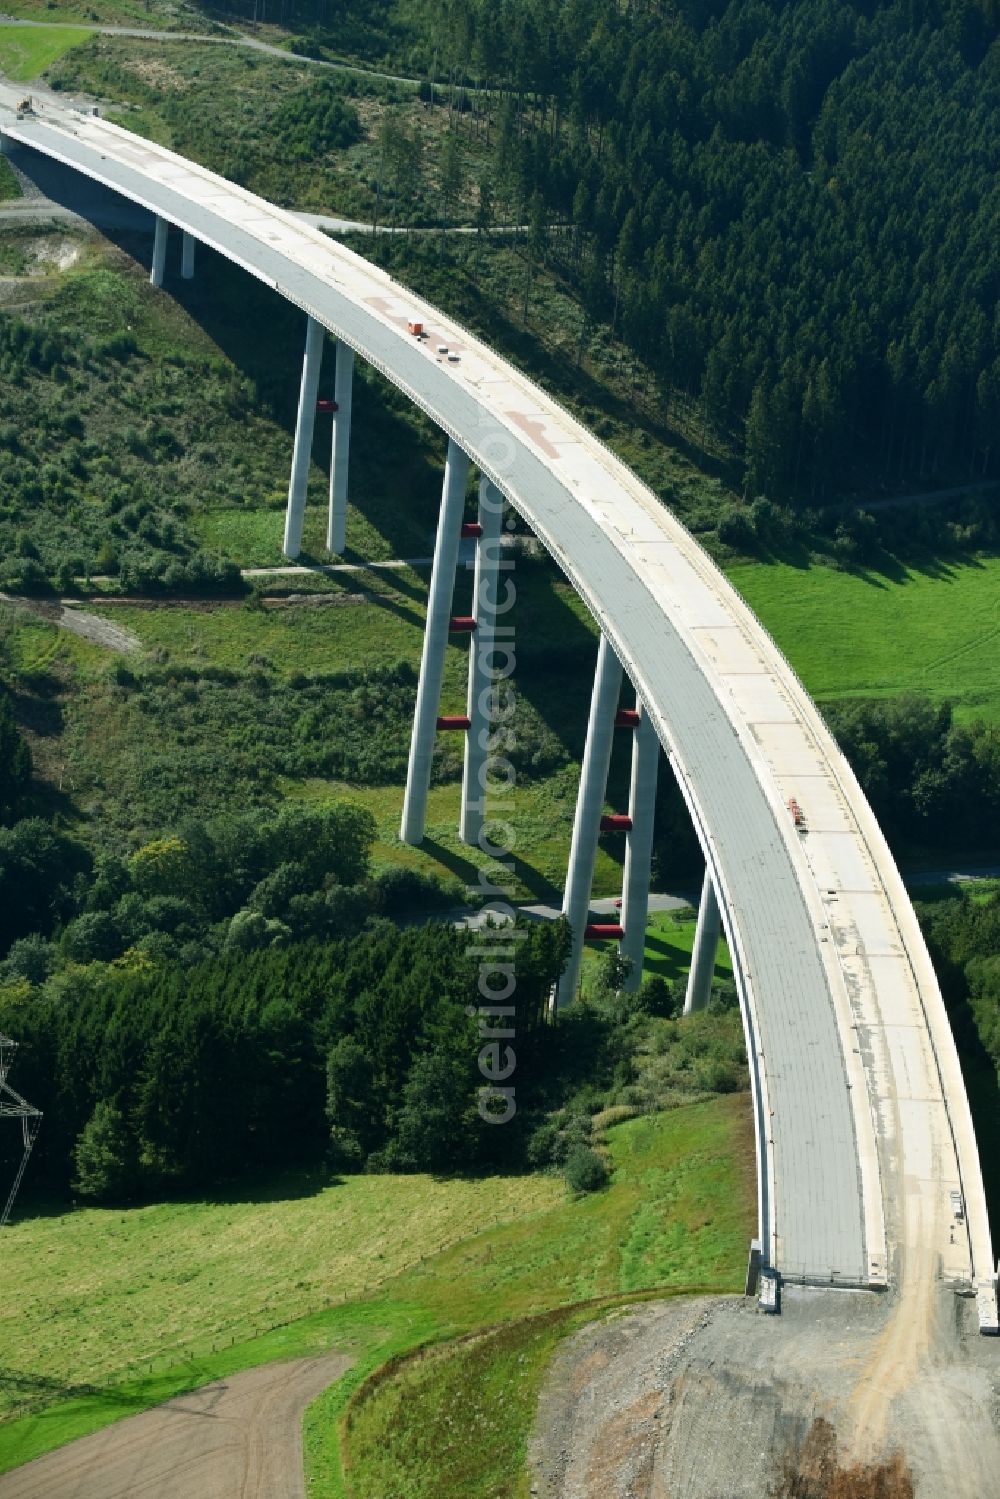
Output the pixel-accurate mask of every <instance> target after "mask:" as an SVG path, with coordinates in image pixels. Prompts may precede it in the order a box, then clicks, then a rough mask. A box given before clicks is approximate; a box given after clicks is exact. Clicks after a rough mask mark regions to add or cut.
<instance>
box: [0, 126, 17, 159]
mask: <svg viewBox="0 0 1000 1499" xmlns="http://www.w3.org/2000/svg"><path fill="white" fill-rule="evenodd" d="M16 144H17V142H16V141H12V140H11V138H10V136H9V135H5V134H4V132H3V131H2V130H0V156H9V155H10V154H11V152H12V151H13V150H14V147H15V146H16Z"/></svg>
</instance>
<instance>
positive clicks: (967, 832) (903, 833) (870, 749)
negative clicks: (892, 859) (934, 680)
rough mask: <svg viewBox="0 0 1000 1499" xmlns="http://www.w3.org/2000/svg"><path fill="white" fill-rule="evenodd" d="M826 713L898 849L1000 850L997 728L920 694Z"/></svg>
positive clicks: (999, 737) (844, 706)
mask: <svg viewBox="0 0 1000 1499" xmlns="http://www.w3.org/2000/svg"><path fill="white" fill-rule="evenodd" d="M826 711H827V718H828V720H829V723H830V727H831V728H832V729H833V731H834V733H835V734H836V736H837V739H838V740H839V742H840V744H841V746H842V748H843V750H844V753H845V754H846V755H847V758H848V759H849V760H850V762H851V765H852V767H853V768H854V771H855V773H856V775H857V776H858V779H859V780H860V782H861V785H862V787H863V789H864V791H865V794H866V795H867V797H868V800H869V801H870V802H871V804H872V808H873V810H874V812H875V815H876V817H877V818H878V820H879V822H880V824H881V826H882V830H883V832H884V833H885V835H886V837H887V838H888V839H889V840H890V842H892V843H893V844H894V846H895V847H896V848H897V849H906V848H917V849H920V848H923V849H929V848H933V849H942V850H944V849H948V850H964V851H966V852H968V851H970V850H973V849H977V848H978V849H995V848H1000V727H998V726H997V725H996V724H990V723H984V722H983V721H982V720H981V719H975V720H973V721H972V722H970V723H955V722H954V719H953V716H952V709H951V705H950V703H948V702H945V703H942V704H941V705H940V706H935V705H934V704H932V703H929V702H927V701H926V700H925V699H921V698H918V697H915V696H913V697H905V698H896V699H891V698H890V699H882V700H879V701H874V702H873V701H867V702H866V701H861V702H853V703H842V704H839V705H837V706H836V707H830V708H828V709H827V710H826Z"/></svg>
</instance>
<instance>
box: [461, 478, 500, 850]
mask: <svg viewBox="0 0 1000 1499" xmlns="http://www.w3.org/2000/svg"><path fill="white" fill-rule="evenodd" d="M478 526H479V535H478V537H477V539H476V561H475V577H474V582H473V589H472V617H473V619H474V620H475V628H474V629H473V631H472V635H471V638H470V641H469V693H468V698H467V703H468V706H467V708H466V713H467V715H468V719H469V729H468V732H467V734H466V736H465V763H464V766H463V769H462V814H461V820H460V822H459V829H458V836H459V837H460V838H461V840H462V842H463V843H473V844H475V843H478V842H479V834H480V831H481V829H482V826H483V822H484V820H485V812H486V784H485V782H486V762H487V759H488V754H489V749H488V747H489V734H490V728H491V726H492V719H491V716H490V707H491V703H490V697H491V693H492V690H493V673H494V669H495V661H496V654H497V650H498V649H499V648H500V647H499V646H498V644H497V642H498V639H499V640H500V642H501V643H502V642H503V641H504V639H505V636H509V627H507V626H505V625H504V624H503V623H501V624H500V625H498V624H497V616H498V615H503V614H506V613H507V610H508V609H509V608H510V607H511V603H510V602H506V601H505V599H506V594H507V590H505V599H504V600H501V599H500V598H499V597H498V593H497V590H498V586H499V576H500V550H501V537H502V535H503V495H502V494H501V493H500V491H499V489H497V487H496V485H494V484H492V483H491V482H490V481H489V479H481V480H480V481H479V516H478ZM511 602H512V600H511ZM507 648H508V650H510V649H512V648H513V644H512V642H510V641H509V640H508V642H507Z"/></svg>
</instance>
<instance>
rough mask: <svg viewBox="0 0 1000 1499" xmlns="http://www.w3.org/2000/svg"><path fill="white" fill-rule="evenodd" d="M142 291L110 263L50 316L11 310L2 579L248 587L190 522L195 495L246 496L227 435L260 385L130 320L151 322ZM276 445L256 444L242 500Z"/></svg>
mask: <svg viewBox="0 0 1000 1499" xmlns="http://www.w3.org/2000/svg"><path fill="white" fill-rule="evenodd" d="M142 298H143V293H142V292H141V291H140V290H139V289H138V288H137V287H136V286H135V285H134V284H133V283H131V282H130V281H129V280H128V279H126V278H122V277H119V276H116V275H113V274H111V273H110V272H108V271H106V270H96V271H93V272H84V273H81V274H79V275H77V276H73V277H71V278H69V280H68V281H67V282H66V283H65V285H64V286H63V287H62V289H61V291H60V293H59V294H58V295H57V296H56V297H55V298H54V299H52V300H51V301H50V302H48V303H46V304H44V305H43V306H42V307H41V308H40V309H39V314H40V315H39V316H38V321H37V322H31V323H29V322H27V321H24V320H22V319H21V318H19V317H17V316H15V315H10V314H8V315H7V316H5V317H4V318H3V319H2V321H0V370H2V373H3V394H2V396H0V497H2V498H0V558H2V561H0V583H2V584H6V585H14V586H17V587H20V588H25V589H31V588H45V587H48V586H51V585H55V586H58V587H59V588H61V589H66V588H69V587H72V584H73V579H74V577H76V576H77V575H92V574H105V573H109V574H112V575H114V576H115V577H117V578H118V580H119V582H120V585H121V586H122V587H123V588H127V589H134V590H137V591H143V590H148V589H184V590H188V591H199V590H203V589H206V588H208V589H212V588H217V587H219V586H220V585H221V586H224V587H228V588H229V589H230V590H231V589H232V588H233V587H234V586H238V585H239V572H238V568H237V567H236V566H235V565H234V564H233V563H232V562H228V561H226V560H224V559H222V558H220V557H216V556H213V555H210V554H208V553H206V552H204V551H203V550H202V549H201V548H200V547H199V545H198V541H197V538H196V536H194V535H193V534H192V531H191V530H190V528H189V526H188V524H187V521H188V517H189V515H190V502H191V500H192V498H193V497H194V496H195V495H197V496H199V498H201V499H202V500H203V501H204V500H207V499H209V498H210V497H212V496H214V497H215V498H216V499H223V498H226V499H230V500H232V499H233V497H234V496H233V489H234V476H233V474H232V472H227V470H226V469H225V468H224V467H220V464H219V456H220V455H219V449H218V446H217V444H218V442H219V433H220V431H222V432H224V431H225V430H226V429H227V428H228V427H230V426H231V424H232V423H233V421H234V420H236V419H240V420H241V422H242V420H243V418H244V415H245V413H246V411H247V408H248V406H249V405H250V404H251V403H252V401H253V396H252V393H251V391H250V388H249V386H248V384H247V382H246V381H245V380H244V379H243V377H241V376H240V375H239V373H238V372H237V371H236V370H235V369H234V368H233V367H232V366H231V365H229V364H227V363H226V362H224V361H223V360H220V359H218V358H216V359H208V358H205V357H199V356H198V355H194V354H191V353H187V354H181V353H179V352H173V351H171V354H170V357H168V358H163V357H162V355H163V351H162V349H158V350H157V351H156V356H157V357H150V356H151V352H152V351H149V352H147V351H146V350H144V349H141V348H140V345H139V342H138V341H137V339H136V337H135V336H134V335H133V334H132V333H131V332H130V331H128V328H127V326H126V325H127V324H128V323H129V322H131V321H133V320H134V321H135V322H136V323H142V322H143V321H144V317H143V303H142ZM81 308H85V309H86V311H85V312H84V314H83V318H82V319H81V321H84V323H85V326H86V328H87V331H84V330H83V329H79V328H78V327H77V326H76V324H77V314H78V313H79V310H80V309H81ZM102 323H103V324H104V325H105V326H104V328H103V329H102V326H101V325H102ZM87 325H89V326H87ZM192 380H195V381H197V384H198V387H199V395H200V399H199V400H198V401H192V400H190V398H189V387H190V384H191V382H192ZM252 425H253V426H254V427H256V426H258V422H257V420H256V419H254V420H253V422H252ZM261 425H263V424H261ZM266 430H267V429H266V426H264V432H265V433H266ZM244 435H245V431H244ZM269 435H270V434H269ZM272 441H273V436H272ZM43 454H44V457H42V456H41V455H43ZM270 457H271V454H270V453H269V451H268V443H267V441H266V439H265V442H264V443H263V444H261V445H254V444H250V445H249V446H248V447H247V449H246V453H245V457H244V458H242V459H241V460H240V472H239V477H238V478H237V479H236V481H235V488H236V492H237V496H238V498H239V500H240V501H242V496H243V488H244V485H245V484H247V483H249V484H250V486H252V487H253V486H254V485H255V484H260V479H259V478H258V477H257V476H258V474H259V472H260V470H261V469H265V470H266V467H267V464H268V460H269V458H270Z"/></svg>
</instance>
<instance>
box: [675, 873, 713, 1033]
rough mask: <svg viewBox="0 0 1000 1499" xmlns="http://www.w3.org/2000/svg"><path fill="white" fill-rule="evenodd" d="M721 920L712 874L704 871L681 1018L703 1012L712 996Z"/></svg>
mask: <svg viewBox="0 0 1000 1499" xmlns="http://www.w3.org/2000/svg"><path fill="white" fill-rule="evenodd" d="M721 927H722V917H721V914H720V911H719V899H718V896H717V895H716V893H715V882H714V880H713V879H712V871H711V870H710V869H706V870H705V882H704V884H703V885H702V887H701V904H700V906H699V907H698V925H697V926H696V928H695V933H694V948H693V949H692V952H691V971H690V973H689V974H688V985H687V993H686V994H685V996H684V1014H685V1015H693V1014H694V1012H695V1011H696V1010H703V1009H704V1008H705V1006H706V1005H707V1004H708V1001H709V999H710V998H711V995H712V976H713V974H714V973H715V955H716V953H717V952H718V950H719V933H720V931H721Z"/></svg>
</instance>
